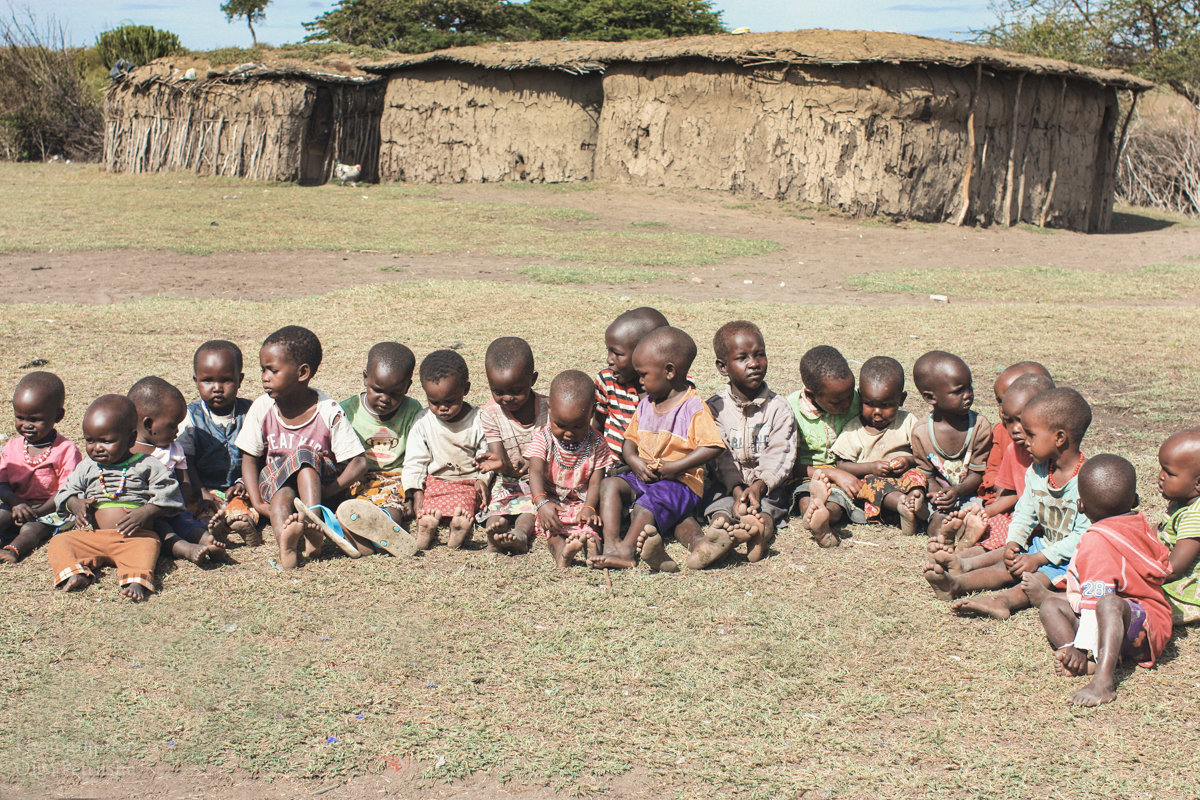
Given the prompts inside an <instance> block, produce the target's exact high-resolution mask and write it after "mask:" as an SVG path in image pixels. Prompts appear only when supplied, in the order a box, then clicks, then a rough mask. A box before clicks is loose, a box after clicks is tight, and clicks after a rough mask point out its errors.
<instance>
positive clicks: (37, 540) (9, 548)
mask: <svg viewBox="0 0 1200 800" xmlns="http://www.w3.org/2000/svg"><path fill="white" fill-rule="evenodd" d="M52 533H54V529H53V528H51V527H50V526H49V525H47V524H45V523H43V522H38V521H37V520H34V521H33V522H26V523H25V524H24V525H22V526H21V527H20V528H19V529H18V531H17V535H16V536H14V537H13V540H12V541H11V542H9V543H8V544H6V545H5V546H4V548H3V549H0V563H3V562H7V563H9V564H15V563H16V562H18V561H20V560H21V559H22V558H24V557H25V556H27V555H29V554H30V553H32V552H33V551H34V550H36V549H37V548H39V547H41V546H42V545H43V544H44V543H45V542H46V541H47V540H48V539H49V538H50V534H52Z"/></svg>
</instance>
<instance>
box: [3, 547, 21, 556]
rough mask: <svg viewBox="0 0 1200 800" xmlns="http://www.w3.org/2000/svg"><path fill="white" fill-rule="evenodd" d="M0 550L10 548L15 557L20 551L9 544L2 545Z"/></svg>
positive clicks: (19, 554)
mask: <svg viewBox="0 0 1200 800" xmlns="http://www.w3.org/2000/svg"><path fill="white" fill-rule="evenodd" d="M0 550H12V551H13V555H14V556H16V557H17V558H20V557H21V551H20V550H18V549H17V548H15V547H13V546H12V545H11V544H6V545H4V547H2V548H0Z"/></svg>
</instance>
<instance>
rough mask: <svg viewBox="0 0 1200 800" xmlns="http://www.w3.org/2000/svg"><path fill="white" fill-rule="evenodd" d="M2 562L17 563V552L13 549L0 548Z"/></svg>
mask: <svg viewBox="0 0 1200 800" xmlns="http://www.w3.org/2000/svg"><path fill="white" fill-rule="evenodd" d="M0 563H4V564H15V563H17V554H16V553H14V552H13V551H12V550H6V549H4V548H0Z"/></svg>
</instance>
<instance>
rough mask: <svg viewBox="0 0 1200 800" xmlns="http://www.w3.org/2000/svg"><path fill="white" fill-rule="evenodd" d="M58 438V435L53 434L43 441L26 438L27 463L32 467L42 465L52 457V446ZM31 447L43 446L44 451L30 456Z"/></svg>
mask: <svg viewBox="0 0 1200 800" xmlns="http://www.w3.org/2000/svg"><path fill="white" fill-rule="evenodd" d="M56 438H57V436H51V437H50V438H49V439H46V440H44V441H41V442H31V441H29V440H28V439H26V440H25V463H26V464H27V465H29V466H30V467H39V466H41V465H42V463H43V462H45V460H46V459H47V458H49V457H50V448H51V446H52V445H53V444H54V440H55V439H56ZM31 447H40V448H42V452H41V453H39V454H38V455H37V456H36V457H33V456H30V455H29V448H31Z"/></svg>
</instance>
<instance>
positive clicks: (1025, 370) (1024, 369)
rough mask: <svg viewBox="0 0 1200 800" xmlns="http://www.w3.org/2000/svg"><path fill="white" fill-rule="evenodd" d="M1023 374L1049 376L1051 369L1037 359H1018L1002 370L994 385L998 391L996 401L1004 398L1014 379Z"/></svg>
mask: <svg viewBox="0 0 1200 800" xmlns="http://www.w3.org/2000/svg"><path fill="white" fill-rule="evenodd" d="M1022 375H1043V376H1045V377H1047V378H1049V377H1050V370H1048V369H1046V368H1045V367H1044V366H1042V365H1041V364H1039V363H1038V362H1036V361H1018V362H1017V363H1016V364H1013V365H1012V366H1010V367H1008V368H1007V369H1004V370H1001V372H1000V374H999V375H997V376H996V382H995V384H994V385H993V387H992V388H993V389H995V391H996V402H1000V401H1001V400H1003V399H1004V393H1005V392H1007V391H1008V389H1009V387H1010V386H1012V384H1013V381H1015V380H1016V379H1017V378H1020V377H1021V376H1022Z"/></svg>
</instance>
